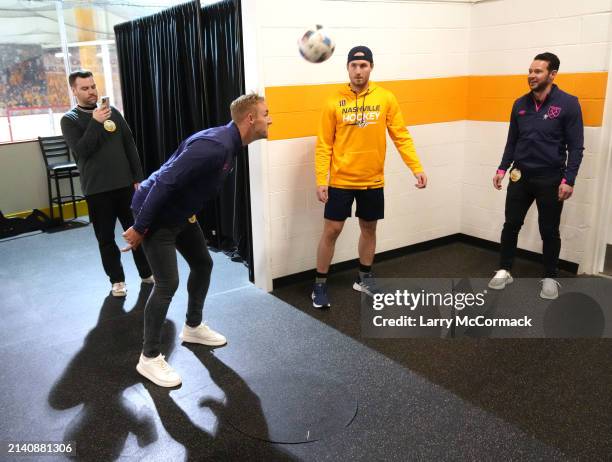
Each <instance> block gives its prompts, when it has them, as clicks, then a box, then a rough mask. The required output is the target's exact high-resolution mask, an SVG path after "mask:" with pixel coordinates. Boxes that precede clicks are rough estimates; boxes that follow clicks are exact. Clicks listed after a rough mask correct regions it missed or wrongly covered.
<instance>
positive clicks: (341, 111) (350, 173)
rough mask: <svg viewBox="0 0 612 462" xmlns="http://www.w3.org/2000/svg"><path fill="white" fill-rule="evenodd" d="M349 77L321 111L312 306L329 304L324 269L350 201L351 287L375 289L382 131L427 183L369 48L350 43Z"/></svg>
mask: <svg viewBox="0 0 612 462" xmlns="http://www.w3.org/2000/svg"><path fill="white" fill-rule="evenodd" d="M346 67H347V70H348V74H349V80H350V83H349V84H348V85H346V86H345V87H343V88H342V89H340V91H339V92H338V93H337V94H336V95H334V96H333V97H332V98H330V99H329V100H328V101H327V103H326V105H325V108H324V109H323V114H322V117H321V124H320V126H319V133H318V138H317V147H316V151H315V170H316V180H317V198H318V199H319V201H321V202H323V203H324V204H325V213H324V216H325V225H324V228H323V234H322V236H321V240H320V241H319V247H318V249H317V275H316V279H315V284H314V287H313V291H312V295H311V297H312V305H313V306H314V307H315V308H329V307H330V303H329V298H328V296H327V273H328V271H329V265H330V263H331V260H332V257H333V256H334V248H335V245H336V240H337V239H338V236H339V235H340V233H341V232H342V228H343V227H344V221H345V220H346V219H347V218H348V217H350V216H351V207H352V205H353V201H354V200H355V201H356V202H357V210H356V212H355V215H356V216H357V217H358V218H359V227H360V229H361V235H360V236H359V246H358V250H359V276H358V277H357V279H356V280H355V283H354V284H353V289H355V290H358V291H360V292H365V293H367V294H368V295H370V296H372V295H373V294H374V293H376V292H377V291H378V289H377V287H376V281H375V279H374V276H373V274H372V263H373V262H374V254H375V253H376V224H377V222H378V220H379V219H382V218H384V208H385V202H384V200H385V199H384V194H383V186H384V165H385V154H386V150H387V146H386V132H387V130H389V135H390V136H391V139H392V140H393V142H394V144H395V146H396V147H397V150H398V151H399V153H400V155H401V156H402V159H403V160H404V162H405V163H406V165H407V166H408V167H409V168H410V170H412V173H413V174H414V176H415V178H416V179H417V183H416V187H417V188H424V187H425V186H427V176H426V175H425V172H424V171H423V167H422V166H421V163H420V161H419V158H418V156H417V154H416V151H415V149H414V144H413V142H412V138H411V136H410V133H408V130H407V129H406V124H405V123H404V119H403V118H402V114H401V111H400V107H399V104H398V103H397V100H396V99H395V96H393V94H392V93H391V92H390V91H388V90H385V89H384V88H382V87H379V86H378V85H376V84H375V83H374V82H370V72H371V71H372V69H373V67H374V59H373V56H372V51H371V50H370V49H369V48H368V47H365V46H357V47H354V48H352V49H351V51H349V54H348V59H347V65H346Z"/></svg>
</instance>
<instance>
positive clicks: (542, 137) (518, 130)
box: [499, 84, 584, 186]
mask: <svg viewBox="0 0 612 462" xmlns="http://www.w3.org/2000/svg"><path fill="white" fill-rule="evenodd" d="M583 150H584V127H583V125H582V111H581V109H580V103H578V98H576V97H575V96H572V95H570V94H568V93H565V92H564V91H563V90H560V89H559V88H558V87H557V86H556V85H554V84H553V86H552V89H551V90H550V93H549V94H548V96H547V98H546V99H545V100H544V102H543V103H542V105H541V107H540V108H539V110H536V104H535V99H534V98H533V95H532V94H531V92H529V93H527V94H526V95H524V96H521V97H520V98H519V99H517V100H516V101H515V102H514V106H512V113H511V115H510V129H509V130H508V141H507V142H506V149H505V150H504V155H503V158H502V161H501V164H500V165H499V169H501V170H508V168H509V167H510V164H512V163H514V166H515V167H517V168H519V169H520V170H521V171H524V172H525V173H526V174H543V175H548V174H551V173H555V172H559V173H560V174H562V175H563V177H564V178H565V180H566V182H567V184H569V185H572V186H573V185H574V182H575V181H576V175H578V168H579V167H580V162H581V161H582V151H583Z"/></svg>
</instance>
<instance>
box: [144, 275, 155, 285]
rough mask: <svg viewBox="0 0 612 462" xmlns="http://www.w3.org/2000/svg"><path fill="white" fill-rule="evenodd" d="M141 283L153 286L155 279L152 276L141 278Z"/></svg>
mask: <svg viewBox="0 0 612 462" xmlns="http://www.w3.org/2000/svg"><path fill="white" fill-rule="evenodd" d="M141 281H142V283H143V284H155V278H154V277H153V275H151V276H149V277H148V278H141Z"/></svg>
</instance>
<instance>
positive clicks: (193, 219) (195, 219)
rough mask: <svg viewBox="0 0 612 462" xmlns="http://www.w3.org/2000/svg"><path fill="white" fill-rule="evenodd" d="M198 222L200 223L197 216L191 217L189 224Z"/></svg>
mask: <svg viewBox="0 0 612 462" xmlns="http://www.w3.org/2000/svg"><path fill="white" fill-rule="evenodd" d="M196 221H198V219H197V218H196V216H195V215H191V216H190V217H189V223H195V222H196Z"/></svg>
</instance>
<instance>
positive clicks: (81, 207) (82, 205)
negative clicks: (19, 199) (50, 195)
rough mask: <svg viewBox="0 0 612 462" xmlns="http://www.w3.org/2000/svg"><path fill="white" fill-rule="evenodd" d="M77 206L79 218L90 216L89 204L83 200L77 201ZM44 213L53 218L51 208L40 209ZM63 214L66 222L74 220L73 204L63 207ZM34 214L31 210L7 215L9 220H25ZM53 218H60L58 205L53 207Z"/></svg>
mask: <svg viewBox="0 0 612 462" xmlns="http://www.w3.org/2000/svg"><path fill="white" fill-rule="evenodd" d="M76 205H77V216H79V217H82V216H85V215H88V214H89V211H88V210H87V202H86V201H84V200H82V201H77V203H76ZM39 210H40V211H41V212H42V213H44V214H45V215H47V216H48V217H50V216H51V214H50V213H49V208H48V207H45V208H44V209H39ZM63 212H64V219H66V220H70V219H72V218H74V217H73V216H72V204H71V203H70V204H64V206H63ZM31 213H32V211H31V210H23V211H21V212H13V213H8V214H7V215H6V217H7V218H25V217H27V216H28V215H30V214H31ZM53 216H54V218H58V217H59V207H58V206H57V205H54V206H53Z"/></svg>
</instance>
